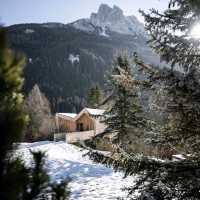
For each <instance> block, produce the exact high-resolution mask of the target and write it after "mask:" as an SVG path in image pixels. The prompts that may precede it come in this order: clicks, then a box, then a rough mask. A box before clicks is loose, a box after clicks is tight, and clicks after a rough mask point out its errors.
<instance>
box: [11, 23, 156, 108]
mask: <svg viewBox="0 0 200 200" xmlns="http://www.w3.org/2000/svg"><path fill="white" fill-rule="evenodd" d="M8 37H9V43H10V46H11V47H12V48H14V49H16V50H18V51H20V52H22V53H24V54H25V55H26V57H27V65H26V67H25V70H24V72H25V85H24V92H25V93H26V94H28V92H29V91H30V90H31V89H32V88H33V86H34V85H35V84H38V85H39V87H40V88H41V91H42V92H44V93H45V95H46V96H47V97H48V99H49V101H50V102H51V105H52V108H53V111H60V112H61V111H69V112H70V111H71V112H77V111H79V110H80V109H81V108H82V107H83V106H84V105H85V103H86V100H85V99H86V96H87V94H88V91H89V89H90V88H91V87H93V86H96V85H99V86H100V87H101V88H104V87H105V86H104V79H105V73H106V71H107V70H109V69H111V66H112V60H113V56H114V55H115V54H116V53H117V52H119V51H122V50H126V51H128V52H129V53H132V52H134V51H137V52H139V54H140V55H141V56H143V55H145V57H144V56H143V58H144V59H145V61H146V62H148V63H154V64H155V63H158V60H159V59H158V58H157V57H155V55H154V54H153V53H152V51H151V50H150V49H149V48H148V47H147V46H146V39H145V36H142V35H141V34H140V35H135V36H134V35H125V34H119V33H116V32H109V37H105V36H101V35H99V34H98V33H97V32H96V33H95V32H93V33H88V32H84V31H81V30H78V29H76V28H74V27H72V26H71V25H64V24H59V23H48V24H20V25H13V26H10V27H8ZM119 41H120V42H119Z"/></svg>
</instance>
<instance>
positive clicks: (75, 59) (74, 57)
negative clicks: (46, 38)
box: [68, 54, 80, 64]
mask: <svg viewBox="0 0 200 200" xmlns="http://www.w3.org/2000/svg"><path fill="white" fill-rule="evenodd" d="M68 60H69V61H70V62H71V63H72V64H74V63H75V62H77V63H79V62H80V58H79V55H74V54H69V57H68Z"/></svg>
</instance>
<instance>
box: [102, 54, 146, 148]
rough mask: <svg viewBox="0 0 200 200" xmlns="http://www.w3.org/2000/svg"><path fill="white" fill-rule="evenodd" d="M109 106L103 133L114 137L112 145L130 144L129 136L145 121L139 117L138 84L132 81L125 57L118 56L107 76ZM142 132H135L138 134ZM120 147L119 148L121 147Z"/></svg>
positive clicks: (140, 111) (140, 127) (142, 125)
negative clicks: (109, 96)
mask: <svg viewBox="0 0 200 200" xmlns="http://www.w3.org/2000/svg"><path fill="white" fill-rule="evenodd" d="M108 85H109V88H110V94H112V95H111V96H112V97H111V98H110V105H109V106H108V108H107V110H106V112H105V119H104V121H103V122H104V123H105V124H106V125H107V128H106V130H105V132H107V133H112V134H113V135H114V140H113V143H116V144H120V146H121V145H122V144H123V143H124V145H122V146H123V147H124V146H125V143H126V144H128V143H130V142H131V141H130V138H129V136H130V134H134V133H133V132H134V131H133V130H134V129H137V130H138V129H143V127H144V125H145V120H144V118H143V117H142V116H141V113H142V108H141V106H140V104H139V98H138V96H137V89H136V88H137V86H138V82H137V81H135V80H134V79H133V75H132V71H131V67H130V64H129V60H128V57H127V56H124V55H122V56H118V57H117V59H116V61H115V62H114V67H113V70H112V73H111V75H110V76H109V81H108ZM139 132H140V133H141V132H142V131H138V132H137V131H135V134H139ZM122 146H121V147H122Z"/></svg>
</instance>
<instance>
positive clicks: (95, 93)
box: [87, 85, 102, 108]
mask: <svg viewBox="0 0 200 200" xmlns="http://www.w3.org/2000/svg"><path fill="white" fill-rule="evenodd" d="M101 98H102V94H101V89H100V88H99V86H98V85H96V87H92V88H91V89H90V90H89V93H88V98H87V104H88V106H89V107H91V108H96V107H98V105H99V104H100V103H101Z"/></svg>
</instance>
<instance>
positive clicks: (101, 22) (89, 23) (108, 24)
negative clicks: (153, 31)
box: [71, 4, 145, 36]
mask: <svg viewBox="0 0 200 200" xmlns="http://www.w3.org/2000/svg"><path fill="white" fill-rule="evenodd" d="M71 25H72V26H73V27H75V28H77V29H80V30H82V31H88V32H94V31H96V30H99V33H100V34H101V35H103V36H108V34H107V32H108V31H113V32H117V33H120V34H128V35H140V34H143V35H145V31H144V26H143V24H142V23H140V22H139V21H138V19H137V18H136V17H135V16H133V15H132V16H125V15H124V13H123V11H122V10H121V9H120V8H119V7H117V6H113V8H111V7H109V6H108V5H107V4H101V5H100V7H99V9H98V12H97V13H92V14H91V16H90V18H89V19H80V20H77V21H75V22H73V23H71Z"/></svg>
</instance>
